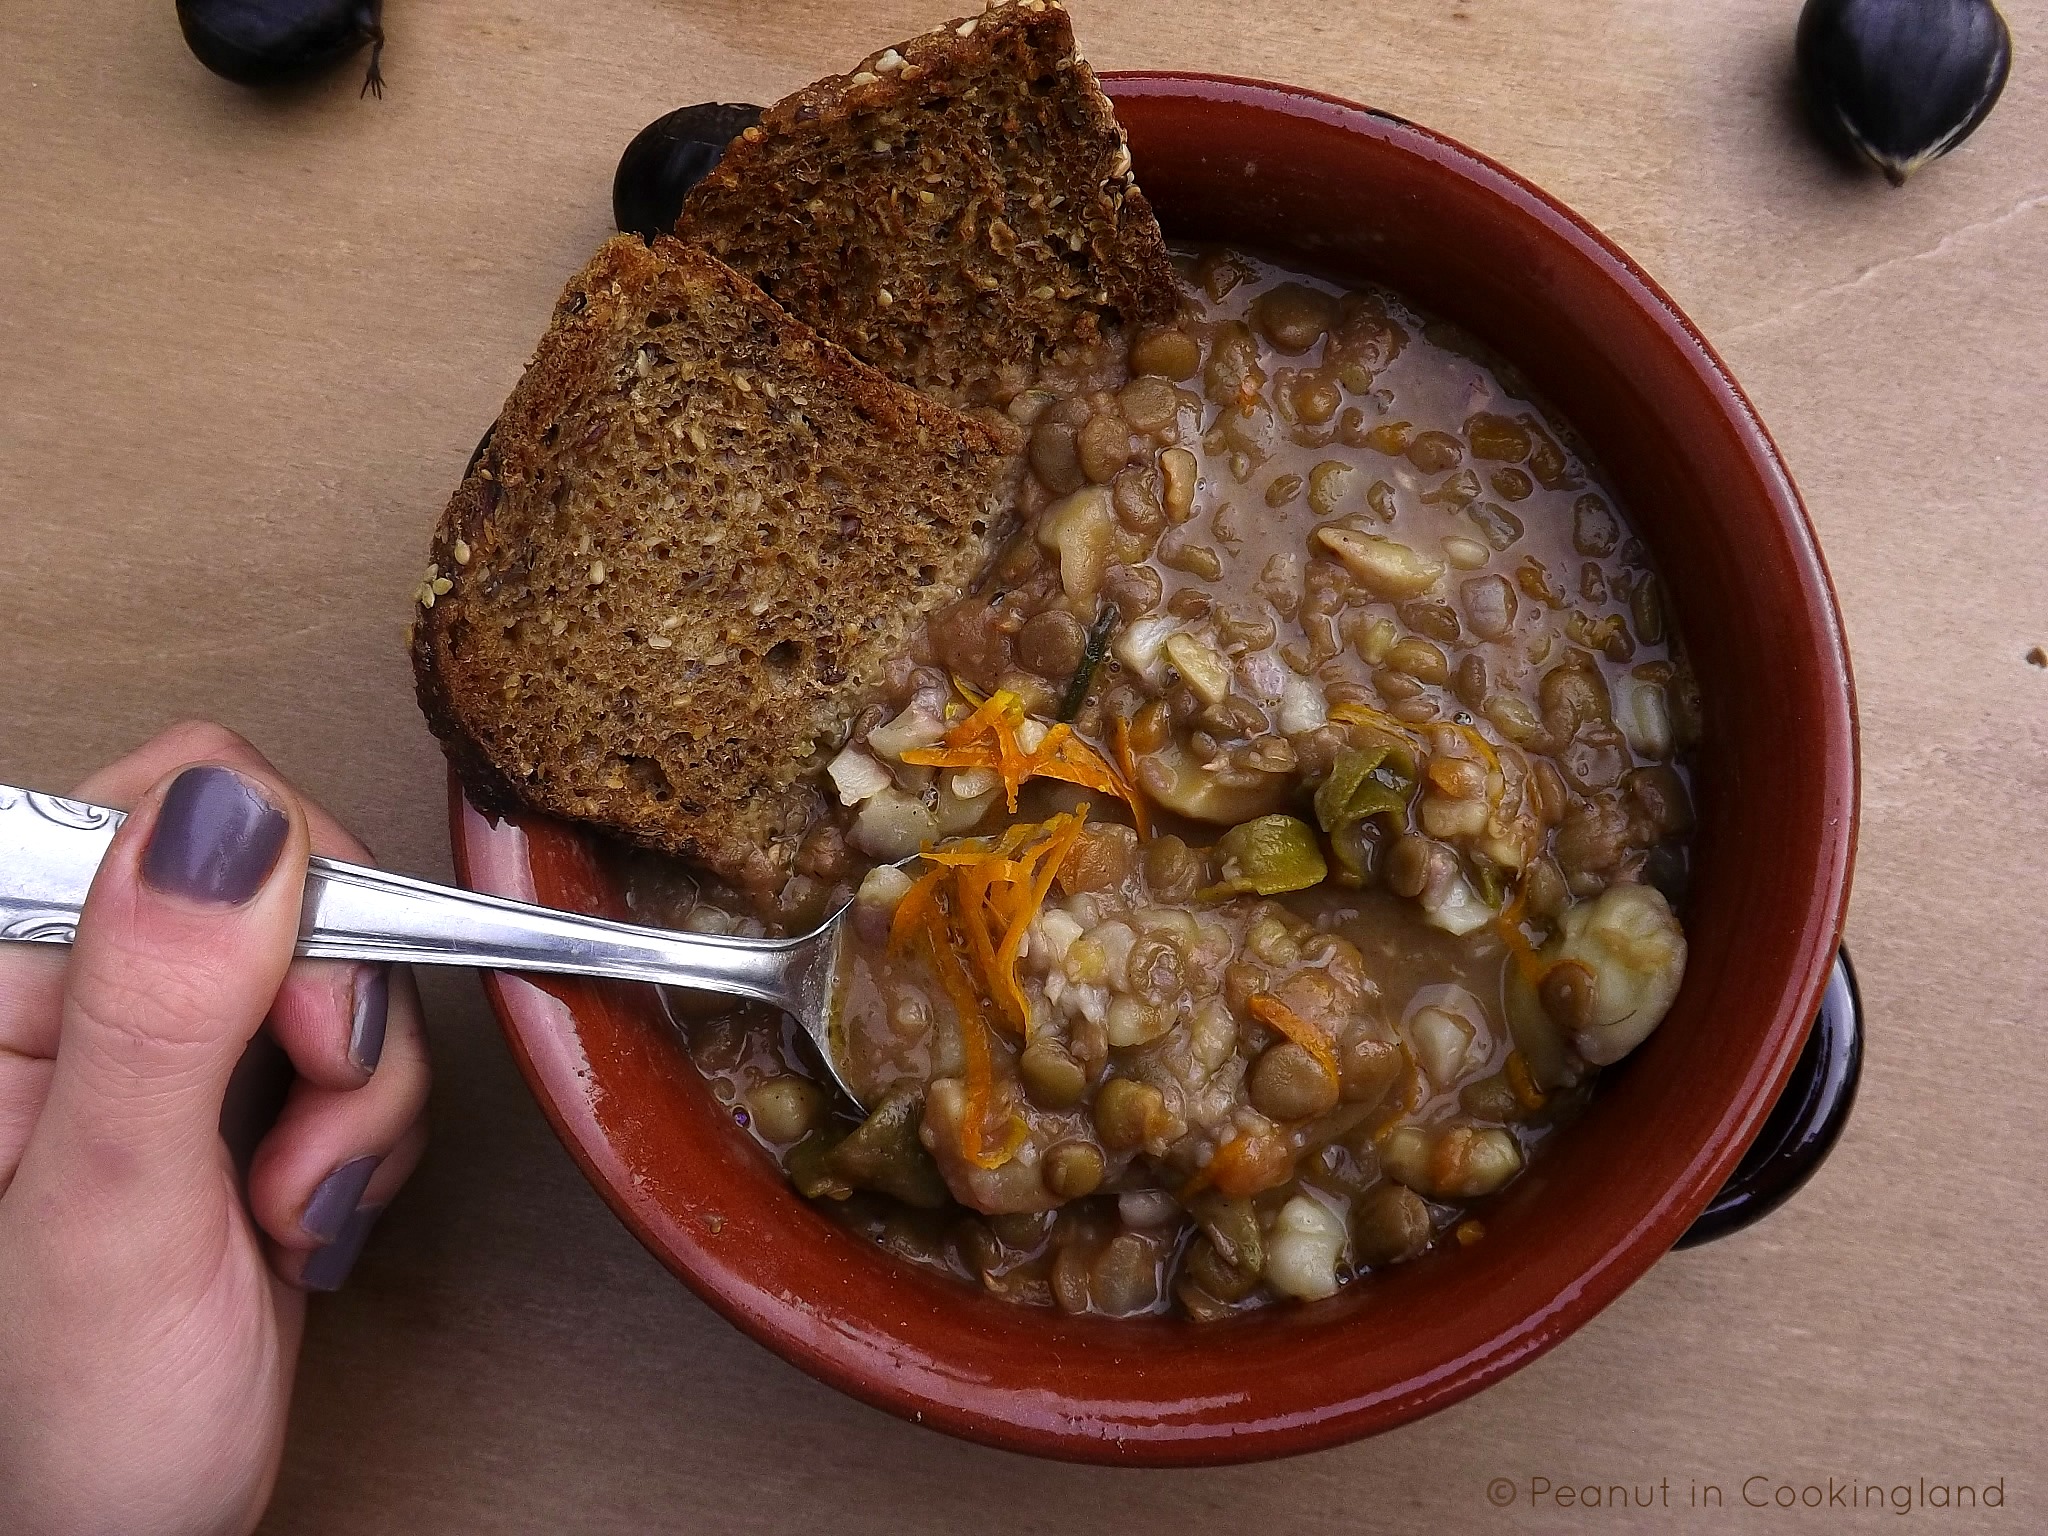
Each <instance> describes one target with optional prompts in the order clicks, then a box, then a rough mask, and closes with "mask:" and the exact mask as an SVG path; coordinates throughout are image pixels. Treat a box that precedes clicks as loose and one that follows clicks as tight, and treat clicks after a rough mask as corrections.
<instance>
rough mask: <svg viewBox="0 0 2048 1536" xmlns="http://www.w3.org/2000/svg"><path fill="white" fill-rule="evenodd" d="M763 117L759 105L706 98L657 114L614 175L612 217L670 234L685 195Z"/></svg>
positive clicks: (623, 225)
mask: <svg viewBox="0 0 2048 1536" xmlns="http://www.w3.org/2000/svg"><path fill="white" fill-rule="evenodd" d="M759 121H761V109H760V108H759V107H750V106H746V105H744V104H742V103H737V102H720V101H705V102H699V103H697V104H696V105H695V106H690V107H678V108H676V110H675V111H673V112H670V113H668V114H666V115H665V116H662V117H657V118H656V119H655V120H654V121H653V122H651V123H649V124H648V125H647V126H646V127H645V128H642V129H641V130H640V131H639V132H638V133H637V134H635V135H634V136H633V142H632V143H630V144H628V145H627V146H626V152H625V153H624V154H623V155H621V156H619V169H618V172H617V174H615V175H614V176H613V177H612V220H613V222H614V223H615V224H617V225H618V227H619V228H620V229H621V230H624V231H626V232H627V233H629V234H636V235H639V236H640V237H641V238H642V239H643V240H652V239H653V238H654V237H655V236H656V235H665V234H668V233H670V232H671V231H672V230H673V229H674V228H675V226H676V217H677V215H679V214H680V213H681V212H682V211H683V199H684V198H685V197H687V196H688V195H689V191H690V188H692V187H694V186H695V185H697V183H698V182H700V181H702V180H703V179H704V178H705V177H706V176H708V175H710V174H711V171H712V169H713V168H714V167H715V166H716V165H717V164H718V162H719V161H720V160H722V159H724V158H725V149H726V146H727V145H728V144H730V143H731V142H732V141H733V139H734V138H735V137H737V136H738V135H739V134H741V133H743V132H745V131H746V130H747V129H749V128H751V127H753V126H754V124H756V123H758V122H759Z"/></svg>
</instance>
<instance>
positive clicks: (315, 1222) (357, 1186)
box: [299, 1157, 377, 1243]
mask: <svg viewBox="0 0 2048 1536" xmlns="http://www.w3.org/2000/svg"><path fill="white" fill-rule="evenodd" d="M376 1171H377V1159H376V1158H374V1157H358V1158H354V1159H352V1160H350V1161H349V1162H346V1163H343V1164H342V1165H341V1166H340V1167H339V1168H337V1169H335V1170H334V1172H332V1173H330V1174H329V1175H327V1177H326V1178H324V1179H322V1180H321V1181H320V1187H319V1188H318V1189H316V1190H314V1191H313V1197H312V1198H311V1199H310V1200H308V1201H307V1202H306V1209H305V1212H304V1213H303V1214H302V1215H301V1216H300V1217H299V1225H300V1226H301V1227H303V1228H305V1231H306V1236H308V1237H310V1238H312V1239H313V1241H314V1242H316V1243H336V1242H339V1241H340V1240H341V1234H342V1230H343V1228H345V1227H346V1226H347V1225H348V1221H349V1213H350V1212H351V1211H353V1210H354V1209H355V1208H356V1202H357V1201H359V1200H361V1199H362V1198H363V1190H364V1189H365V1188H366V1187H368V1185H369V1182H370V1175H371V1174H373V1173H375V1172H376Z"/></svg>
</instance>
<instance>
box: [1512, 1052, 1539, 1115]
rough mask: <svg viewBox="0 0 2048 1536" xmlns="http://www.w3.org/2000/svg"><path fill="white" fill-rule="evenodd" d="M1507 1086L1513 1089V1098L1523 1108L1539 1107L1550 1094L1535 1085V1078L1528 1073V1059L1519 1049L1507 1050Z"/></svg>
mask: <svg viewBox="0 0 2048 1536" xmlns="http://www.w3.org/2000/svg"><path fill="white" fill-rule="evenodd" d="M1503 1070H1504V1071H1505V1072H1506V1073H1507V1079H1508V1086H1509V1087H1510V1088H1512V1089H1514V1090H1515V1098H1516V1099H1517V1100H1518V1101H1520V1103H1521V1106H1522V1108H1524V1109H1541V1108H1542V1107H1543V1106H1544V1105H1545V1104H1547V1103H1549V1102H1550V1095H1549V1094H1547V1093H1545V1092H1544V1091H1543V1090H1542V1089H1541V1088H1539V1087H1537V1086H1536V1079H1535V1078H1534V1077H1532V1076H1531V1075H1530V1073H1529V1063H1528V1060H1527V1059H1526V1058H1525V1057H1524V1056H1523V1055H1522V1053H1521V1052H1520V1051H1509V1052H1508V1064H1507V1066H1506V1067H1505V1068H1504V1069H1503Z"/></svg>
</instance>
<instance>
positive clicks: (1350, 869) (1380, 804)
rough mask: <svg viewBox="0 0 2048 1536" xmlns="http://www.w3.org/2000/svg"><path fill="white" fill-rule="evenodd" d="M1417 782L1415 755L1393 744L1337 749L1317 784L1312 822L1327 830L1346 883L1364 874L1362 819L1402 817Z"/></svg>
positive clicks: (1364, 820) (1357, 880)
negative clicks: (1334, 759)
mask: <svg viewBox="0 0 2048 1536" xmlns="http://www.w3.org/2000/svg"><path fill="white" fill-rule="evenodd" d="M1415 785H1416V771H1415V759H1414V757H1413V756H1412V755H1411V754H1410V753H1409V751H1408V749H1407V748H1406V747H1403V746H1400V745H1398V744H1396V743H1392V742H1388V743H1385V744H1383V745H1379V746H1373V747H1368V748H1366V749H1365V750H1364V751H1359V750H1356V749H1352V748H1347V749H1346V750H1344V751H1342V752H1339V753H1338V754H1337V760H1336V762H1334V763H1333V764H1331V766H1330V776H1329V777H1328V778H1327V779H1325V780H1323V782H1322V783H1321V785H1319V786H1318V787H1317V789H1316V821H1317V822H1318V823H1320V824H1321V826H1322V829H1323V830H1324V831H1325V832H1327V833H1328V834H1329V835H1330V847H1331V849H1332V850H1333V851H1334V852H1335V853H1336V855H1337V865H1338V869H1339V871H1340V878H1341V879H1344V883H1346V884H1353V885H1355V884H1359V883H1362V882H1363V881H1364V879H1365V874H1366V866H1365V848H1364V839H1363V838H1362V837H1361V836H1360V832H1361V830H1362V828H1363V826H1364V823H1366V822H1367V821H1369V820H1370V819H1371V818H1373V817H1374V816H1382V815H1388V814H1391V815H1394V816H1397V817H1405V816H1406V815H1407V812H1408V802H1409V801H1410V800H1412V799H1413V798H1414V797H1415ZM1397 830H1398V829H1397Z"/></svg>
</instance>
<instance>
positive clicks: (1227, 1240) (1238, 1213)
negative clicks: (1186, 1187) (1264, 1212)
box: [1189, 1190, 1266, 1275]
mask: <svg viewBox="0 0 2048 1536" xmlns="http://www.w3.org/2000/svg"><path fill="white" fill-rule="evenodd" d="M1189 1213H1190V1214H1191V1215H1192V1216H1193V1217H1194V1218H1195V1220H1196V1221H1198V1222H1200V1223H1201V1226H1202V1230H1203V1231H1204V1232H1206V1233H1208V1234H1209V1241H1210V1242H1212V1243H1214V1244H1215V1245H1216V1256H1217V1257H1218V1258H1219V1259H1221V1260H1222V1261H1223V1262H1224V1263H1225V1264H1226V1265H1228V1266H1229V1267H1230V1268H1232V1269H1236V1270H1243V1271H1248V1272H1249V1273H1251V1274H1254V1275H1256V1274H1257V1273H1258V1272H1259V1270H1260V1269H1261V1268H1263V1267H1264V1265H1265V1262H1266V1250H1265V1238H1264V1234H1263V1233H1262V1232H1261V1231H1260V1228H1259V1213H1258V1212H1257V1210H1255V1209H1254V1208H1253V1206H1252V1203H1251V1201H1250V1200H1248V1199H1246V1198H1245V1197H1244V1196H1242V1195H1236V1196H1233V1195H1225V1194H1222V1193H1220V1192H1218V1191H1215V1190H1204V1191H1203V1192H1202V1193H1201V1194H1199V1195H1197V1196H1195V1198H1194V1201H1193V1203H1192V1204H1191V1205H1190V1206H1189Z"/></svg>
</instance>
